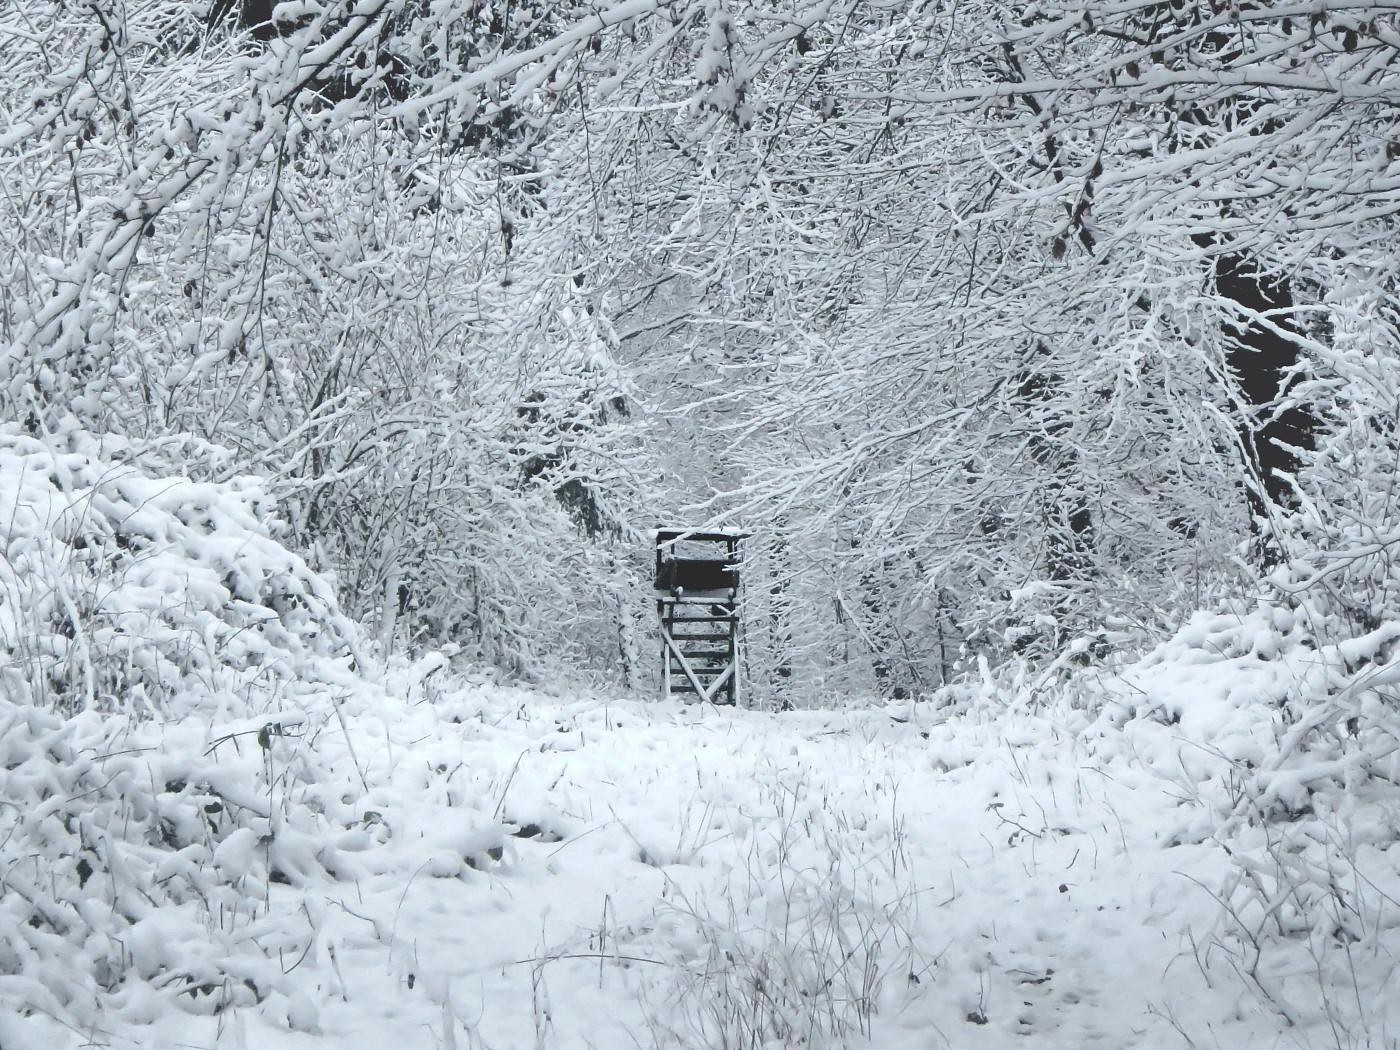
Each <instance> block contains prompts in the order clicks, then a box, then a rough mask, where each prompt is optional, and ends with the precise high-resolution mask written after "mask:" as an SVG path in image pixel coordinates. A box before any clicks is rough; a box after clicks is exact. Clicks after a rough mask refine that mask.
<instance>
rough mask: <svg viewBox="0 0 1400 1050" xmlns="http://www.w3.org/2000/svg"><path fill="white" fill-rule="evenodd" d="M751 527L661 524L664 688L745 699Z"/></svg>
mask: <svg viewBox="0 0 1400 1050" xmlns="http://www.w3.org/2000/svg"><path fill="white" fill-rule="evenodd" d="M746 535H747V533H742V532H733V531H730V530H727V529H726V530H722V531H718V532H715V531H710V532H700V531H695V530H690V529H680V528H671V529H657V530H656V612H657V615H658V616H659V617H660V620H661V695H662V697H669V696H671V695H672V694H675V693H695V694H696V695H697V696H698V697H699V698H700V699H701V700H708V701H709V702H711V703H715V704H737V703H738V701H739V693H740V683H739V554H740V544H741V543H742V542H743V540H744V538H745V536H746Z"/></svg>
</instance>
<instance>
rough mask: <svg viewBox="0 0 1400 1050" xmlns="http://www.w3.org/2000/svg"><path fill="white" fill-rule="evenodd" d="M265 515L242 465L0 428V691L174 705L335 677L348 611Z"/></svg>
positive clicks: (87, 702)
mask: <svg viewBox="0 0 1400 1050" xmlns="http://www.w3.org/2000/svg"><path fill="white" fill-rule="evenodd" d="M279 527H280V526H279V523H278V521H277V518H276V513H275V507H274V506H273V504H272V501H271V500H270V499H269V497H268V496H267V494H266V492H265V490H264V488H263V486H262V484H261V482H260V481H259V480H258V479H257V478H254V477H244V478H234V479H231V480H229V481H226V482H208V481H203V482H201V481H193V480H191V479H190V478H188V477H184V476H180V475H179V474H175V473H174V472H173V471H172V472H170V473H152V472H151V471H149V470H146V469H143V467H142V466H141V465H140V463H139V458H138V457H135V456H134V455H133V454H132V453H131V451H130V448H129V446H126V445H125V443H124V442H119V441H111V440H109V441H108V442H106V443H104V442H102V441H99V440H98V439H96V438H94V437H93V436H91V435H90V434H88V433H86V432H84V431H82V430H73V431H71V432H69V433H68V434H66V435H63V436H62V437H50V438H46V439H40V438H36V437H32V436H28V435H26V434H24V433H22V432H21V431H20V430H19V429H18V428H17V427H14V426H8V427H4V428H0V539H2V540H3V543H4V558H3V559H0V696H5V697H7V698H8V699H10V700H12V701H14V702H32V703H36V704H39V705H41V706H44V707H48V708H52V709H55V710H60V711H72V710H77V709H79V708H82V707H93V706H96V707H100V708H102V709H104V710H108V711H116V710H121V711H127V712H130V713H133V714H137V715H152V716H162V717H171V716H175V717H178V716H180V715H183V714H186V713H188V712H189V710H190V709H191V707H192V706H199V705H203V704H208V703H211V702H212V701H213V698H214V697H216V696H217V695H218V694H219V692H220V690H232V691H235V692H238V691H242V690H245V689H247V688H249V687H252V686H254V685H255V684H259V683H261V685H262V686H266V687H271V686H273V685H274V684H275V683H277V682H278V681H283V682H289V681H304V680H306V679H307V678H322V679H324V678H325V677H326V676H327V674H330V675H332V676H335V675H336V674H337V673H338V672H337V670H336V669H335V667H334V661H333V660H332V659H330V658H333V657H335V656H342V655H343V656H347V657H348V655H349V652H350V647H351V645H352V642H353V636H354V629H353V626H352V625H351V623H350V622H349V621H348V620H347V619H346V618H345V617H343V616H342V615H341V614H340V612H339V611H338V608H337V604H336V600H335V596H334V594H333V593H332V591H331V589H330V587H329V586H327V584H326V582H325V581H324V580H323V579H321V578H320V577H318V576H317V575H316V574H314V573H313V572H311V571H310V570H309V569H308V568H307V566H306V563H305V562H304V561H303V560H302V559H301V558H300V557H299V556H297V555H296V554H294V553H293V552H291V551H289V550H288V549H287V548H286V547H284V546H283V545H282V544H281V543H280V542H279V541H278V540H277V538H276V535H275V534H276V532H277V530H278V529H279Z"/></svg>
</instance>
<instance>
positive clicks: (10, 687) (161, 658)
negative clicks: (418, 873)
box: [0, 426, 363, 1030]
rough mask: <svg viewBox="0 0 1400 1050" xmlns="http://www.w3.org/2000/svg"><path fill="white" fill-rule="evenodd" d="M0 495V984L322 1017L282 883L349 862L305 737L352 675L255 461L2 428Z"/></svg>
mask: <svg viewBox="0 0 1400 1050" xmlns="http://www.w3.org/2000/svg"><path fill="white" fill-rule="evenodd" d="M205 451H206V452H207V451H209V450H205ZM0 506H3V511H0V541H2V542H3V547H2V548H0V551H3V557H0V1002H4V1003H5V1004H6V1007H7V1008H14V1009H16V1010H18V1011H19V1012H21V1013H24V1014H29V1013H34V1014H37V1015H41V1016H43V1017H47V1018H49V1019H51V1020H52V1021H54V1022H57V1023H58V1024H59V1025H62V1026H65V1027H71V1028H74V1029H76V1030H89V1026H90V1025H92V1024H95V1023H98V1022H99V1021H100V1020H102V1019H103V1018H105V1017H108V1016H110V1015H111V1012H112V1011H116V1012H118V1013H120V1015H121V1016H122V1017H124V1018H125V1019H126V1020H128V1021H136V1022H140V1021H144V1020H150V1019H154V1018H155V1017H157V1016H158V1015H160V1014H162V1013H165V1012H168V1009H169V1007H170V1006H171V1005H175V1006H177V1007H180V1008H184V1009H187V1010H191V1011H195V1012H211V1011H217V1010H220V1009H223V1008H224V1007H226V1006H229V1005H232V1004H240V1003H253V1002H259V1003H261V1002H265V1001H267V1000H268V999H269V997H273V996H275V998H273V999H272V1001H271V1002H269V1003H268V1005H267V1006H266V1007H265V1009H267V1010H273V1011H274V1012H276V1013H278V1014H280V1016H281V1017H282V1019H283V1020H284V1021H285V1022H287V1023H289V1024H291V1025H292V1026H294V1027H300V1028H312V1027H314V1025H315V1010H314V1008H313V1007H312V1006H311V1005H310V1003H309V1001H308V1000H306V999H305V997H304V996H302V995H300V994H299V993H298V992H297V991H296V989H295V988H294V987H293V986H292V985H291V984H290V983H289V978H288V977H287V976H286V974H287V972H288V971H289V969H290V962H289V961H288V960H292V961H294V960H295V959H296V958H297V957H298V956H299V955H300V954H301V953H302V952H304V951H305V950H306V949H307V947H308V945H309V944H310V938H311V937H312V936H313V935H314V929H313V926H312V924H311V922H310V919H309V913H305V914H303V913H302V912H301V910H300V909H299V908H297V907H296V906H295V904H294V903H293V902H291V901H283V902H280V903H279V901H278V898H277V891H276V890H275V889H274V885H275V884H278V883H283V884H290V885H294V886H296V885H306V884H308V883H312V882H315V881H318V880H325V879H328V878H333V877H335V876H337V875H342V874H345V873H346V872H347V871H348V869H347V867H346V861H345V859H344V858H343V857H342V856H341V855H340V854H339V853H338V851H337V850H336V848H335V846H334V845H333V839H332V838H331V837H330V835H329V834H328V832H330V831H331V830H332V829H333V828H334V827H336V826H344V825H345V824H348V823H349V822H351V821H352V820H353V819H354V812H353V810H352V809H351V808H350V807H349V806H348V805H347V804H346V803H345V802H344V801H343V799H347V798H353V797H354V787H353V782H352V781H347V782H346V783H344V784H341V783H336V782H335V781H334V780H333V778H332V775H331V771H330V770H329V768H328V763H327V762H325V761H324V760H322V759H321V758H320V757H319V756H318V753H317V750H316V748H315V741H316V734H317V732H318V731H319V728H320V727H321V726H322V725H324V724H325V722H326V719H327V717H328V716H329V714H330V712H331V711H332V705H333V704H334V703H336V702H338V701H339V700H340V699H341V698H343V697H347V696H350V695H353V694H354V693H355V691H356V689H357V688H363V683H362V682H360V681H359V680H358V679H357V677H356V675H355V673H354V671H353V670H352V668H351V667H350V660H351V657H350V656H349V655H348V654H349V652H350V650H351V649H352V648H353V647H354V646H355V636H354V630H355V628H354V625H353V624H351V623H350V622H349V621H348V620H347V619H346V618H345V617H344V616H343V615H342V614H341V613H340V612H339V610H338V607H337V604H336V602H335V599H334V596H333V594H332V592H331V589H330V587H329V585H328V584H327V583H326V581H325V580H323V579H321V578H319V577H317V576H316V575H315V574H314V573H313V572H311V571H310V570H309V569H308V568H307V567H306V564H305V563H304V562H303V561H302V559H301V558H300V557H298V556H297V555H296V554H295V553H293V552H292V551H290V550H288V549H287V548H286V547H284V546H283V545H282V544H281V543H280V542H279V541H278V539H277V536H276V533H277V531H278V529H279V525H278V523H277V519H276V516H275V508H274V507H273V505H272V504H271V502H270V501H269V500H268V499H267V497H266V495H265V494H264V492H263V490H262V489H261V487H260V486H259V484H258V483H257V481H256V480H255V479H247V478H239V479H232V480H229V481H224V482H214V481H202V482H197V481H193V480H191V479H190V478H188V477H185V476H182V475H181V474H179V473H177V472H176V471H175V470H174V469H173V468H172V467H171V466H169V465H168V464H165V465H162V464H161V463H160V458H159V457H158V456H156V455H153V454H144V455H142V454H138V452H137V450H136V449H134V448H133V447H132V446H130V445H129V444H127V443H125V442H123V441H119V440H101V439H98V438H97V437H95V436H93V435H91V434H90V433H87V432H85V431H83V430H81V429H76V428H75V429H72V430H70V431H68V432H65V433H64V434H62V435H52V434H50V435H45V436H44V437H42V438H40V437H35V436H31V435H28V434H26V433H23V432H22V431H20V430H19V429H18V428H16V427H13V426H7V427H4V428H0Z"/></svg>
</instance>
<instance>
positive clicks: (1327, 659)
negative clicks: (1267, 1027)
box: [1086, 590, 1400, 1047]
mask: <svg viewBox="0 0 1400 1050" xmlns="http://www.w3.org/2000/svg"><path fill="white" fill-rule="evenodd" d="M1321 597H1323V596H1322V595H1320V594H1318V593H1315V592H1311V591H1309V590H1303V591H1301V593H1299V594H1297V595H1296V596H1295V597H1293V598H1292V599H1290V600H1279V601H1277V602H1274V603H1269V604H1263V605H1260V606H1258V607H1254V608H1248V609H1242V610H1241V611H1239V612H1235V613H1226V612H1217V613H1201V614H1198V615H1197V616H1195V617H1194V618H1192V619H1191V620H1190V621H1189V622H1188V623H1187V624H1186V625H1185V626H1184V627H1183V628H1182V629H1181V630H1180V631H1179V632H1178V633H1177V634H1176V635H1175V637H1173V638H1171V639H1170V640H1168V641H1166V642H1165V643H1163V644H1162V645H1160V646H1159V647H1157V648H1156V649H1155V650H1154V651H1153V652H1151V653H1150V654H1148V655H1147V656H1146V657H1145V658H1143V659H1142V660H1140V661H1138V662H1137V663H1135V664H1133V665H1132V666H1131V667H1129V668H1128V669H1127V670H1126V671H1125V672H1124V673H1122V674H1120V675H1118V676H1116V677H1114V678H1111V679H1109V680H1107V681H1105V682H1103V683H1101V684H1100V685H1098V686H1096V687H1093V688H1091V689H1089V690H1087V692H1086V695H1087V699H1088V703H1089V704H1090V705H1091V706H1093V707H1096V708H1097V707H1100V706H1101V707H1102V716H1101V718H1100V719H1099V720H1098V722H1097V724H1096V725H1095V726H1094V727H1093V728H1092V729H1090V730H1089V731H1088V733H1087V735H1088V737H1090V738H1092V737H1095V736H1096V737H1097V743H1096V751H1097V753H1098V754H1099V755H1111V754H1123V755H1128V756H1131V760H1132V761H1133V762H1135V763H1142V764H1145V765H1146V766H1147V767H1148V768H1151V769H1153V770H1155V771H1156V772H1157V773H1158V774H1159V775H1161V776H1162V777H1163V778H1164V779H1165V780H1167V781H1169V782H1171V783H1174V784H1175V785H1176V789H1177V790H1178V792H1179V793H1180V798H1181V801H1182V808H1181V810H1180V814H1179V817H1178V820H1177V821H1176V822H1175V826H1170V825H1168V826H1164V827H1163V828H1162V829H1161V833H1162V836H1163V839H1164V842H1165V844H1166V845H1168V846H1173V845H1176V844H1179V843H1213V844H1215V845H1217V846H1218V847H1219V848H1220V849H1221V850H1222V851H1223V852H1224V853H1225V854H1226V855H1227V856H1228V858H1229V862H1230V863H1229V867H1228V870H1227V872H1226V874H1225V876H1224V877H1223V878H1222V879H1220V880H1218V881H1214V882H1210V883H1203V884H1202V886H1201V890H1202V892H1203V893H1208V894H1209V895H1211V896H1212V897H1213V898H1214V899H1215V900H1216V902H1217V903H1218V906H1219V922H1218V927H1217V929H1215V930H1214V931H1212V932H1211V934H1210V936H1209V937H1208V938H1206V939H1205V940H1204V941H1203V942H1202V943H1200V944H1199V945H1197V946H1196V949H1195V962H1196V964H1197V965H1198V966H1199V967H1200V969H1201V971H1202V974H1203V975H1204V976H1205V977H1206V979H1207V980H1208V981H1210V982H1214V983H1217V984H1224V985H1233V986H1236V987H1239V988H1241V989H1242V990H1243V991H1244V992H1245V993H1246V994H1247V995H1248V996H1249V997H1251V998H1252V999H1253V1000H1255V1001H1256V1002H1257V1004H1258V1005H1259V1006H1260V1007H1262V1008H1263V1009H1264V1010H1265V1011H1266V1012H1268V1013H1271V1014H1273V1015H1275V1016H1276V1018H1277V1020H1278V1022H1279V1025H1280V1029H1281V1031H1282V1032H1283V1033H1284V1034H1285V1036H1286V1037H1287V1040H1288V1042H1289V1043H1291V1044H1292V1045H1326V1046H1343V1047H1347V1046H1390V1045H1394V1040H1395V1039H1396V1038H1398V1037H1400V970H1397V965H1400V693H1397V691H1396V688H1395V686H1396V683H1397V682H1400V623H1396V622H1393V621H1391V622H1382V623H1380V624H1379V625H1378V626H1375V627H1374V628H1373V629H1371V630H1367V631H1364V632H1357V631H1354V630H1350V631H1349V630H1347V629H1346V628H1344V627H1342V626H1341V622H1340V620H1339V618H1338V617H1337V616H1336V614H1335V612H1331V611H1330V609H1331V605H1330V603H1326V602H1323V601H1321V600H1319V599H1320V598H1321ZM1219 1020H1220V1019H1219V1018H1210V1017H1202V1016H1199V1015H1198V1016H1197V1017H1196V1018H1194V1021H1193V1022H1190V1023H1186V1025H1185V1027H1186V1028H1187V1029H1189V1034H1191V1035H1192V1036H1193V1037H1194V1038H1195V1039H1196V1040H1197V1041H1198V1042H1204V1041H1208V1039H1209V1036H1208V1032H1209V1028H1210V1024H1211V1022H1212V1021H1216V1022H1218V1021H1219Z"/></svg>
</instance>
